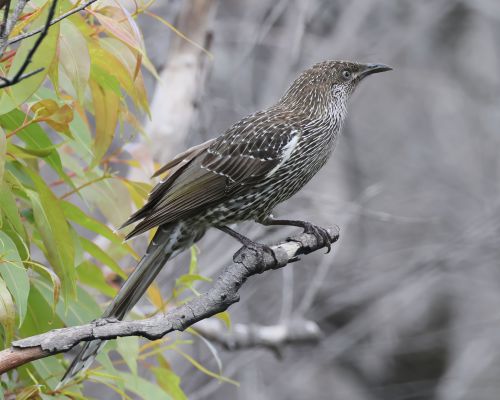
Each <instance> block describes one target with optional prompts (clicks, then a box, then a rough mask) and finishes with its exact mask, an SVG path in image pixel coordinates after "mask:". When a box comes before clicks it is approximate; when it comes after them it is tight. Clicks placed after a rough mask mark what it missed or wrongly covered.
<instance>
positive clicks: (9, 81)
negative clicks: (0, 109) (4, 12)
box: [0, 0, 57, 88]
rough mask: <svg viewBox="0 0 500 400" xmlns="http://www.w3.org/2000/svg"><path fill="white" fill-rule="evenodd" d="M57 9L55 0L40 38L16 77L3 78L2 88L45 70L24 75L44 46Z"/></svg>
mask: <svg viewBox="0 0 500 400" xmlns="http://www.w3.org/2000/svg"><path fill="white" fill-rule="evenodd" d="M56 7H57V0H53V1H52V4H51V5H50V8H49V13H48V15H47V20H46V22H45V25H44V26H43V28H42V31H41V32H40V36H39V37H38V38H37V40H36V41H35V43H34V44H33V47H32V48H31V49H30V51H29V52H28V54H27V55H26V58H25V60H24V62H23V64H22V65H21V67H20V68H19V70H18V71H17V73H16V74H15V75H14V77H13V78H10V79H9V78H5V77H4V78H2V81H3V83H2V84H0V88H5V87H8V86H12V85H15V84H16V83H19V82H21V81H22V80H23V79H26V78H29V77H30V76H33V75H35V74H38V73H39V72H41V71H43V70H44V68H38V69H36V70H35V71H32V72H29V73H27V74H25V73H24V71H26V68H28V66H29V65H30V64H31V61H32V60H33V56H34V55H35V53H36V51H37V50H38V48H39V47H40V45H41V44H42V41H43V39H45V36H47V33H48V32H49V27H50V21H52V19H53V18H54V15H55V13H56ZM16 21H17V20H16Z"/></svg>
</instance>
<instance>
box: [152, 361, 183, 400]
mask: <svg viewBox="0 0 500 400" xmlns="http://www.w3.org/2000/svg"><path fill="white" fill-rule="evenodd" d="M151 371H152V372H153V373H154V375H155V378H156V383H157V384H158V386H160V387H161V388H162V389H163V390H164V391H165V392H166V393H168V394H169V395H170V396H171V397H172V399H173V400H188V398H187V396H186V394H185V393H184V391H183V390H182V388H181V378H179V377H178V376H177V375H176V374H175V373H174V372H173V371H172V370H171V369H169V368H159V367H153V368H151Z"/></svg>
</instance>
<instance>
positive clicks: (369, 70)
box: [358, 64, 392, 79]
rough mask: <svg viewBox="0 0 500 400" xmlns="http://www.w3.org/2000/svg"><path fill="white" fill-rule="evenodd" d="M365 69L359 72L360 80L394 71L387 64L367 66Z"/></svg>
mask: <svg viewBox="0 0 500 400" xmlns="http://www.w3.org/2000/svg"><path fill="white" fill-rule="evenodd" d="M364 67H365V68H364V69H362V70H361V71H360V72H358V78H359V79H363V78H365V77H367V76H368V75H371V74H376V73H378V72H385V71H392V68H391V67H389V66H388V65H385V64H365V65H364Z"/></svg>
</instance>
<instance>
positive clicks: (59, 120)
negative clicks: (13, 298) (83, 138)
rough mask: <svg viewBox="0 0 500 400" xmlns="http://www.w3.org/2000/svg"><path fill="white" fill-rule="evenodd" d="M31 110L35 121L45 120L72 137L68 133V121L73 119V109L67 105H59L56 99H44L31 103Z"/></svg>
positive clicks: (52, 126)
mask: <svg viewBox="0 0 500 400" xmlns="http://www.w3.org/2000/svg"><path fill="white" fill-rule="evenodd" d="M31 110H32V111H33V112H34V113H35V116H36V117H35V120H36V121H43V122H46V123H47V125H49V126H50V127H51V128H53V129H54V130H56V131H58V132H62V133H65V134H66V135H68V136H69V137H70V138H72V136H71V134H70V133H69V123H70V122H71V121H73V109H72V108H71V107H70V106H69V105H67V104H63V105H62V106H59V104H57V102H56V101H54V100H52V99H45V100H40V101H38V102H36V103H35V104H33V105H32V106H31Z"/></svg>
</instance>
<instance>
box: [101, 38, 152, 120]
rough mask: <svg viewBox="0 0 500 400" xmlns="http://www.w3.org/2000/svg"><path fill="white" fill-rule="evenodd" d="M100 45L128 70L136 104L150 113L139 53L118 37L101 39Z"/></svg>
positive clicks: (132, 96)
mask: <svg viewBox="0 0 500 400" xmlns="http://www.w3.org/2000/svg"><path fill="white" fill-rule="evenodd" d="M99 44H100V46H101V47H102V48H103V49H105V50H107V51H108V52H109V53H110V54H111V55H112V56H114V57H116V58H117V59H118V61H119V63H121V64H122V65H123V66H124V67H125V68H126V70H127V73H128V76H129V77H130V78H129V84H131V85H133V91H132V93H131V94H130V96H131V98H132V100H133V101H134V104H135V105H136V106H137V107H139V108H140V109H142V110H143V111H145V112H146V113H148V114H149V103H148V99H147V93H146V88H145V85H144V79H143V76H142V74H141V73H139V74H137V72H138V71H137V53H135V52H134V51H133V50H131V49H130V48H129V47H128V46H127V45H126V44H124V43H123V42H121V41H120V40H118V39H115V38H112V37H109V38H103V39H101V40H100V41H99Z"/></svg>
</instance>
